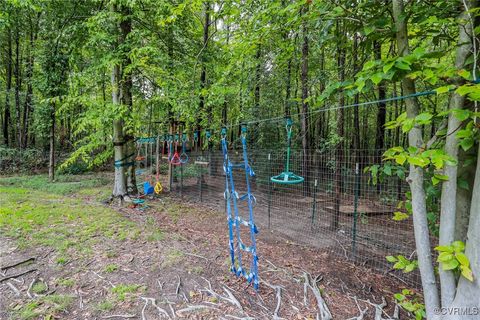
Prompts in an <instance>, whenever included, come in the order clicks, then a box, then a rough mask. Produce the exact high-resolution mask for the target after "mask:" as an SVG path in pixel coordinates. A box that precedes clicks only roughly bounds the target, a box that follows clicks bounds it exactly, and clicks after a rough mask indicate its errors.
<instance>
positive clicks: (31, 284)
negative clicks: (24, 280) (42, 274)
mask: <svg viewBox="0 0 480 320" xmlns="http://www.w3.org/2000/svg"><path fill="white" fill-rule="evenodd" d="M36 281H37V278H33V280H32V282H30V285H29V286H28V289H27V296H28V297H29V298H30V299H33V297H32V294H31V293H30V290H32V287H33V285H34V284H35V282H36Z"/></svg>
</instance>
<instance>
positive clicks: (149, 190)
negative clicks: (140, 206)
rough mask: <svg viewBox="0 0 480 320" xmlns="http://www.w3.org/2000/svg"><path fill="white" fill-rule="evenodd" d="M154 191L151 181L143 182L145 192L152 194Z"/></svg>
mask: <svg viewBox="0 0 480 320" xmlns="http://www.w3.org/2000/svg"><path fill="white" fill-rule="evenodd" d="M154 191H155V190H154V187H153V186H152V185H151V184H150V182H148V181H146V182H144V183H143V194H145V195H147V194H152V193H153V192H154Z"/></svg>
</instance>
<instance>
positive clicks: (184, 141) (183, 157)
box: [180, 133, 188, 164]
mask: <svg viewBox="0 0 480 320" xmlns="http://www.w3.org/2000/svg"><path fill="white" fill-rule="evenodd" d="M186 144H187V134H186V133H183V134H182V153H181V154H180V162H181V163H182V164H185V163H187V162H188V155H187V147H186Z"/></svg>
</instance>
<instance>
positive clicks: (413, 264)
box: [385, 255, 418, 273]
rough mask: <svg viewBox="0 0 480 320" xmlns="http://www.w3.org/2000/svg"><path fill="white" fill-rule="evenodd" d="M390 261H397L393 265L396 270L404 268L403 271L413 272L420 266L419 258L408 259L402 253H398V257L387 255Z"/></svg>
mask: <svg viewBox="0 0 480 320" xmlns="http://www.w3.org/2000/svg"><path fill="white" fill-rule="evenodd" d="M385 258H386V259H387V261H388V262H390V263H395V264H394V265H393V269H395V270H403V272H405V273H408V272H412V271H413V270H415V269H416V268H417V267H418V261H417V260H412V261H410V260H408V259H407V258H405V257H404V256H402V255H398V256H396V257H394V256H387V257H385Z"/></svg>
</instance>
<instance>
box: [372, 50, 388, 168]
mask: <svg viewBox="0 0 480 320" xmlns="http://www.w3.org/2000/svg"><path fill="white" fill-rule="evenodd" d="M373 48H374V49H373V50H374V52H375V59H376V60H381V59H382V45H381V43H380V42H378V41H375V43H374V45H373ZM384 99H385V84H384V83H383V82H380V83H379V84H378V100H384ZM386 115H387V105H386V103H385V102H379V103H378V111H377V133H376V136H375V149H376V150H377V151H376V152H377V154H376V156H377V157H376V161H377V162H380V156H381V154H382V152H381V149H383V148H384V146H385V118H386Z"/></svg>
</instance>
